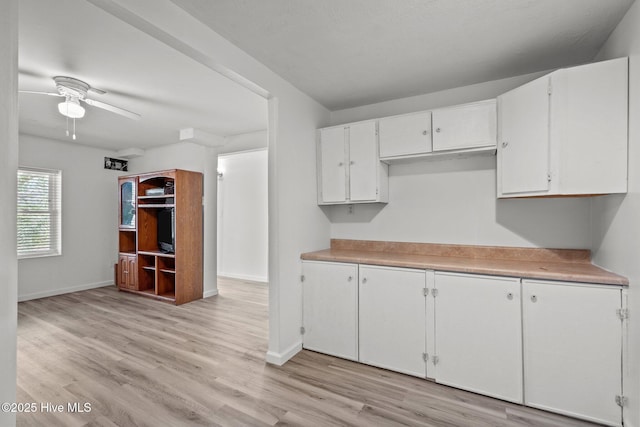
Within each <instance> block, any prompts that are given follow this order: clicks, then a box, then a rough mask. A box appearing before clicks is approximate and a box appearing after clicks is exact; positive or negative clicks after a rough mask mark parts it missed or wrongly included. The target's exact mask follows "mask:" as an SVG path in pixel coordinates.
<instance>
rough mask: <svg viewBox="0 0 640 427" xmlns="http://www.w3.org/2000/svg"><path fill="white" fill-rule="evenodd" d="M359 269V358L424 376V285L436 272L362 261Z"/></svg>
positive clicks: (425, 352)
mask: <svg viewBox="0 0 640 427" xmlns="http://www.w3.org/2000/svg"><path fill="white" fill-rule="evenodd" d="M359 273H360V284H359V288H360V291H359V301H360V304H359V310H360V315H359V318H360V322H359V329H360V333H359V342H360V344H359V348H360V361H361V362H363V363H367V364H369V365H374V366H379V367H381V368H386V369H391V370H394V371H398V372H402V373H405V374H409V375H414V376H417V377H421V378H425V377H426V376H427V371H426V367H427V364H426V361H425V359H426V355H427V341H426V340H427V337H426V335H427V332H426V327H427V316H426V297H425V288H426V287H427V282H426V280H427V279H426V276H427V274H428V273H431V275H433V272H425V270H415V269H406V268H391V267H378V266H369V265H361V266H360V271H359ZM431 325H432V323H431Z"/></svg>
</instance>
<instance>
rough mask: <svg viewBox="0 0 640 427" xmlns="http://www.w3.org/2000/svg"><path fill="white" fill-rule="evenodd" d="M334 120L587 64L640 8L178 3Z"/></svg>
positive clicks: (619, 3)
mask: <svg viewBox="0 0 640 427" xmlns="http://www.w3.org/2000/svg"><path fill="white" fill-rule="evenodd" d="M172 1H173V2H174V3H175V4H177V5H178V6H180V7H182V8H183V9H184V10H186V11H187V12H189V13H190V14H192V15H193V16H194V17H196V18H197V19H199V20H200V21H202V22H203V23H204V24H206V25H207V26H209V27H210V28H212V29H213V30H214V31H216V32H218V33H219V34H221V35H222V36H223V37H225V38H227V39H228V40H230V41H231V42H232V43H234V44H236V45H237V46H238V47H240V48H241V49H243V50H245V51H246V52H247V53H249V54H250V55H252V56H254V57H255V58H256V59H258V60H259V61H261V62H263V63H264V64H265V65H267V66H268V67H270V68H271V69H272V70H273V71H275V72H276V73H278V74H279V75H281V76H282V77H284V78H285V79H286V80H288V81H289V82H291V83H292V84H293V85H295V86H296V87H298V88H299V89H300V90H302V91H303V92H306V93H307V94H309V95H310V96H311V97H313V98H315V99H316V100H317V101H318V102H320V103H321V104H323V105H325V106H326V107H327V108H329V109H331V110H337V109H342V108H348V107H354V106H360V105H366V104H370V103H375V102H380V101H385V100H389V99H395V98H402V97H406V96H412V95H418V94H423V93H430V92H434V91H438V90H443V89H448V88H453V87H459V86H464V85H469V84H474V83H479V82H484V81H489V80H496V79H500V78H505V77H511V76H515V75H520V74H526V73H531V72H535V71H541V70H547V69H551V68H557V67H560V66H565V65H573V64H577V63H583V62H588V61H590V60H592V59H593V58H594V56H595V55H596V53H597V52H598V50H599V48H600V46H602V44H603V43H604V41H605V40H606V39H607V37H608V35H609V34H610V33H611V31H612V30H613V29H614V28H615V26H616V25H617V23H618V22H619V21H620V19H621V18H622V17H623V16H624V14H625V12H626V11H627V10H628V8H629V7H630V5H631V4H632V3H633V0H269V1H265V0H215V1H207V0H172Z"/></svg>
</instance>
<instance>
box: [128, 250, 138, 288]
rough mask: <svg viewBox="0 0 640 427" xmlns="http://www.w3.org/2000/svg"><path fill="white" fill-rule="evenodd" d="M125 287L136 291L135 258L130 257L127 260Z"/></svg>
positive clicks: (133, 256) (136, 269) (136, 264)
mask: <svg viewBox="0 0 640 427" xmlns="http://www.w3.org/2000/svg"><path fill="white" fill-rule="evenodd" d="M127 265H128V266H127V271H128V272H129V273H128V274H127V276H128V277H127V285H128V288H129V289H134V290H138V262H137V260H136V256H135V255H132V256H129V257H128V260H127Z"/></svg>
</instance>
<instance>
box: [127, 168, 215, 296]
mask: <svg viewBox="0 0 640 427" xmlns="http://www.w3.org/2000/svg"><path fill="white" fill-rule="evenodd" d="M119 182H121V208H120V210H121V213H122V212H125V209H124V208H123V207H122V200H123V194H124V195H125V197H124V200H128V199H127V197H126V196H127V194H128V193H127V192H128V191H129V189H128V187H127V188H126V189H125V190H123V188H122V183H124V182H134V183H135V187H136V190H135V194H136V197H135V201H134V202H135V224H134V226H133V227H131V226H129V227H126V228H123V227H122V226H121V227H120V229H119V233H120V256H121V257H124V256H126V257H127V262H129V263H128V264H125V263H119V264H118V267H117V270H118V274H117V276H118V286H119V288H120V290H122V291H127V292H133V293H136V294H139V295H143V296H147V297H152V298H155V299H158V300H162V301H167V302H172V303H174V304H177V305H179V304H184V303H186V302H189V301H193V300H196V299H200V298H202V275H203V267H202V262H203V260H202V247H203V246H202V174H201V173H198V172H191V171H185V170H179V169H172V170H166V171H160V172H153V173H146V174H141V175H132V176H127V177H120V179H119ZM160 189H162V191H164V193H165V194H159V192H160ZM149 190H150V191H151V192H153V194H148V192H149ZM163 209H173V210H174V219H175V224H174V234H175V237H174V253H165V252H163V251H161V250H160V247H159V245H158V213H159V211H161V210H163ZM127 212H128V213H130V211H127ZM125 218H128V216H126V215H125ZM121 223H122V220H121ZM132 259H135V266H132V265H131V264H130V262H131V260H132ZM121 264H122V266H121ZM125 268H128V270H126V271H125ZM132 270H134V272H132ZM120 276H123V277H124V278H125V279H126V278H129V279H135V280H130V281H134V282H135V284H130V285H125V284H124V282H122V284H121V281H120Z"/></svg>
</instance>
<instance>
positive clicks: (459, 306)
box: [433, 272, 522, 403]
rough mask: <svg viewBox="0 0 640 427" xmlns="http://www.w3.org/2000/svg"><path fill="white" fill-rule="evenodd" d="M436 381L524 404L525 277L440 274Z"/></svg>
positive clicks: (436, 281)
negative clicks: (522, 294)
mask: <svg viewBox="0 0 640 427" xmlns="http://www.w3.org/2000/svg"><path fill="white" fill-rule="evenodd" d="M435 288H436V289H437V296H436V298H435V299H436V301H435V305H436V311H435V327H436V330H435V340H436V342H435V351H436V356H437V359H436V362H437V363H436V364H435V365H433V366H434V369H435V380H436V382H438V383H441V384H446V385H450V386H453V387H458V388H462V389H465V390H470V391H474V392H476V393H481V394H484V395H487V396H492V397H497V398H500V399H504V400H508V401H510V402H517V403H522V326H521V307H520V279H516V278H507V277H492V276H480V275H468V274H458V273H440V272H436V273H435Z"/></svg>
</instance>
